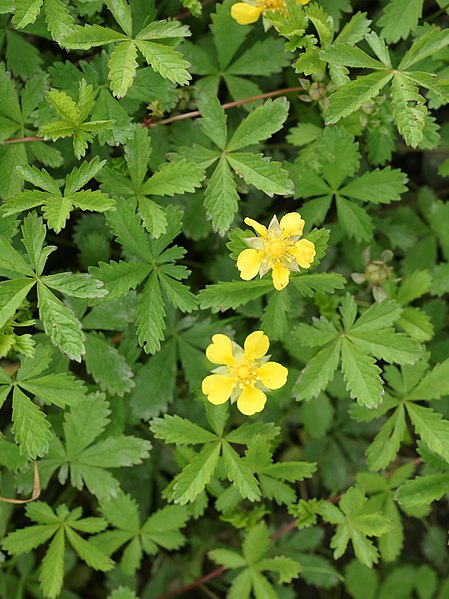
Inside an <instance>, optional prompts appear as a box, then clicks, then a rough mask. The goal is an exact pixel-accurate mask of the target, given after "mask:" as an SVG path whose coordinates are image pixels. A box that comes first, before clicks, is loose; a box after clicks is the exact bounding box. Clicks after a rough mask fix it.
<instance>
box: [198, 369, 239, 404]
mask: <svg viewBox="0 0 449 599" xmlns="http://www.w3.org/2000/svg"><path fill="white" fill-rule="evenodd" d="M233 388H234V381H233V380H232V379H231V378H229V377H228V376H223V375H221V374H210V375H209V376H207V377H206V378H205V379H203V383H202V390H203V393H204V395H207V399H208V401H210V403H213V404H214V405H216V406H218V405H220V404H222V403H225V402H227V401H228V399H229V398H230V397H231V394H232V390H233Z"/></svg>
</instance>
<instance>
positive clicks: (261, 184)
mask: <svg viewBox="0 0 449 599" xmlns="http://www.w3.org/2000/svg"><path fill="white" fill-rule="evenodd" d="M227 160H228V162H229V164H230V165H231V166H232V168H233V169H234V170H235V171H236V173H237V174H238V175H239V176H240V177H243V179H244V180H245V181H246V183H248V184H250V185H254V187H256V188H257V189H260V190H261V191H263V192H264V193H266V194H267V195H269V196H272V195H273V194H278V195H289V194H292V193H293V192H294V186H293V183H292V181H290V179H289V176H288V172H287V171H285V170H284V169H283V168H282V167H281V163H280V162H273V161H271V160H270V159H269V158H267V157H266V156H263V154H249V153H243V152H240V153H238V152H234V153H232V154H228V155H227Z"/></svg>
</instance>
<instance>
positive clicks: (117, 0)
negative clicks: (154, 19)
mask: <svg viewBox="0 0 449 599" xmlns="http://www.w3.org/2000/svg"><path fill="white" fill-rule="evenodd" d="M105 2H106V6H107V7H108V9H109V10H110V11H111V13H112V14H113V15H114V19H115V20H116V21H117V23H118V24H119V25H120V27H121V28H122V29H123V31H124V32H125V33H126V35H127V36H129V37H131V36H132V34H133V18H132V15H131V9H130V7H129V5H128V4H127V2H126V0H105Z"/></svg>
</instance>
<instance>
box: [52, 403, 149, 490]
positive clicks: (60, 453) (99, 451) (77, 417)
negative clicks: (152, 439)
mask: <svg viewBox="0 0 449 599" xmlns="http://www.w3.org/2000/svg"><path fill="white" fill-rule="evenodd" d="M108 415H109V410H108V406H107V403H106V401H105V400H104V397H102V396H101V395H100V394H97V395H96V396H94V397H88V398H85V399H83V400H81V401H79V402H78V403H77V404H76V405H75V406H72V408H71V410H70V412H66V414H65V418H64V425H63V428H64V436H65V443H63V442H62V441H60V440H59V438H56V439H54V440H53V441H52V442H51V445H50V449H49V451H48V454H47V456H46V457H45V458H44V460H43V467H44V468H45V470H46V473H47V477H50V476H51V474H52V473H53V472H55V470H60V473H61V474H60V481H63V482H65V479H66V477H67V475H68V474H70V482H71V484H72V486H73V487H75V488H77V489H82V488H83V487H84V486H86V487H87V489H88V490H89V491H90V492H91V493H93V494H94V495H96V496H97V497H98V498H99V499H106V498H108V497H113V496H115V495H116V494H117V492H118V490H119V488H120V487H119V483H118V481H117V480H116V479H115V478H114V477H113V475H112V474H111V473H110V472H109V469H110V468H120V467H128V466H132V465H133V464H140V463H141V462H142V460H143V459H145V458H147V457H148V455H149V450H150V448H151V444H150V443H149V442H148V441H145V440H143V439H139V438H138V437H135V436H131V435H115V436H107V437H102V439H100V440H99V439H98V437H99V436H100V435H101V434H102V433H103V431H104V429H105V428H106V425H107V424H108V422H109V418H108Z"/></svg>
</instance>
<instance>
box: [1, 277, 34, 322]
mask: <svg viewBox="0 0 449 599" xmlns="http://www.w3.org/2000/svg"><path fill="white" fill-rule="evenodd" d="M33 285H34V281H33V280H31V279H12V280H11V281H2V282H1V283H0V328H1V327H4V326H5V325H6V324H7V322H8V321H9V320H10V319H11V318H13V316H14V314H15V313H16V310H18V309H19V308H20V306H21V304H22V302H23V300H24V299H25V298H26V296H27V295H28V292H29V291H30V289H31V288H32V287H33Z"/></svg>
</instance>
